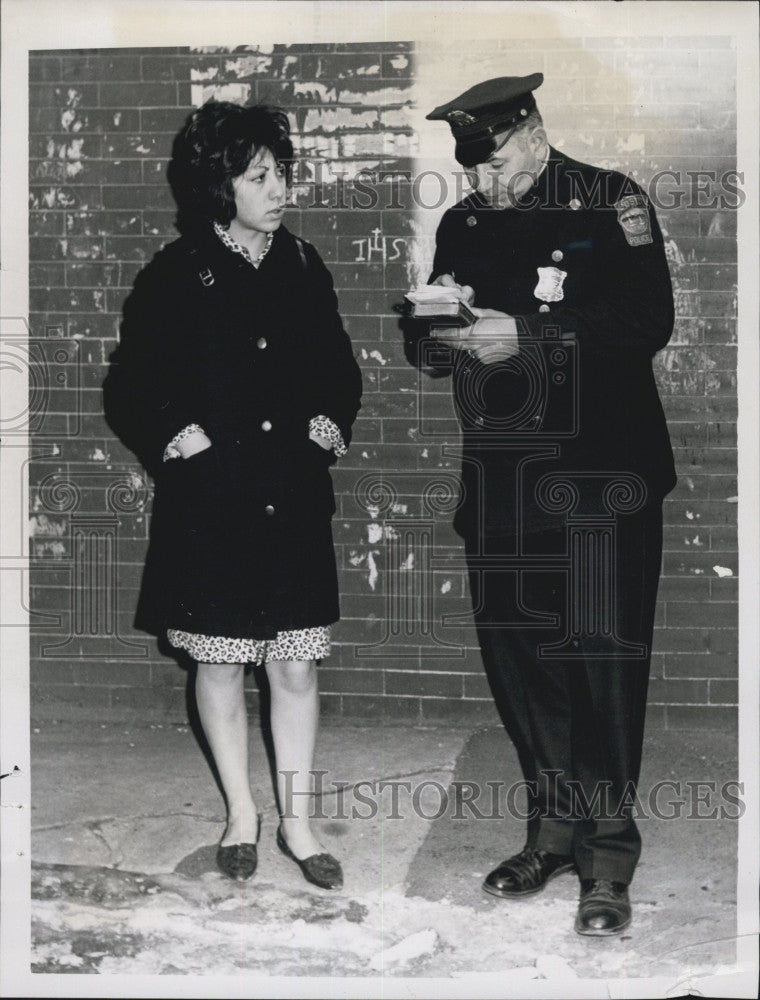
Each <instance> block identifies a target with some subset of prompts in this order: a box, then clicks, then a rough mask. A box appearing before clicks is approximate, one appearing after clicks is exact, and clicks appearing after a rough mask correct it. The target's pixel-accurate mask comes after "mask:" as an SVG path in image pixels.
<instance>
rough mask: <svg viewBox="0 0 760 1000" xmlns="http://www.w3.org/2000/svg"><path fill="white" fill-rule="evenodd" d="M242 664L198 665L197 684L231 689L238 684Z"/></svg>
mask: <svg viewBox="0 0 760 1000" xmlns="http://www.w3.org/2000/svg"><path fill="white" fill-rule="evenodd" d="M244 670H245V665H244V664H243V663H199V664H198V683H199V684H204V685H206V686H207V687H212V688H224V687H232V686H235V685H237V684H239V683H240V679H241V677H242V676H243V671H244Z"/></svg>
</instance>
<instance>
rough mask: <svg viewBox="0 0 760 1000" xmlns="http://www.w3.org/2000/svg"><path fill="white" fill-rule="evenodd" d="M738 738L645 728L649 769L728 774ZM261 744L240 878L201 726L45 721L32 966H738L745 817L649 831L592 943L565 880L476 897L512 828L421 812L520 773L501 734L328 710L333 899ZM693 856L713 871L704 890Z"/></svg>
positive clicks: (397, 970)
mask: <svg viewBox="0 0 760 1000" xmlns="http://www.w3.org/2000/svg"><path fill="white" fill-rule="evenodd" d="M732 753H733V739H732V737H731V736H730V735H727V734H706V735H702V736H700V738H699V741H697V740H696V739H691V740H690V739H688V738H687V739H684V734H682V733H678V734H675V733H671V734H667V733H665V734H650V738H649V750H648V756H647V757H646V758H645V760H646V767H647V768H648V769H649V770H648V772H647V773H645V775H644V776H643V780H644V781H650V780H651V778H652V777H655V776H657V777H666V776H677V777H678V776H688V777H693V778H703V777H707V778H710V777H718V778H719V779H721V780H722V779H723V778H725V777H732V776H734V775H735V766H734V764H733V760H732ZM251 754H252V760H251V778H252V785H253V788H254V793H255V795H256V799H257V802H258V804H259V807H260V809H261V811H262V817H263V820H262V834H261V841H260V845H259V859H260V860H259V868H258V871H257V873H256V876H255V878H254V879H253V880H252V882H250V883H247V884H244V885H236V884H233V883H231V882H229V881H228V880H226V879H224V878H223V877H222V876H221V875H220V874H219V873H218V871H217V870H216V864H215V852H216V844H217V842H218V840H219V838H220V836H221V834H222V832H223V829H224V812H223V804H222V800H221V797H220V794H219V792H218V790H217V788H216V786H215V784H214V781H213V779H212V776H211V773H210V771H209V769H208V766H207V764H206V762H205V759H204V757H203V755H202V753H201V751H200V749H199V748H198V745H197V743H196V741H195V739H194V737H193V735H192V733H191V732H190V730H189V729H188V727H187V726H168V725H163V726H151V727H148V726H146V727H144V728H141V729H138V728H126V727H120V726H116V725H110V726H100V725H96V724H93V725H90V726H82V725H79V724H77V725H76V726H75V725H71V724H58V725H56V724H53V723H46V724H45V725H44V726H42V725H40V726H39V727H38V728H37V729H36V730H35V732H34V735H33V753H32V765H33V775H32V780H33V786H32V787H33V789H34V803H33V806H32V809H33V812H32V816H33V842H32V846H33V862H34V886H33V894H34V898H33V918H34V929H33V958H34V969H35V971H38V972H65V971H67V972H72V973H81V972H89V973H92V972H98V973H106V972H113V973H164V974H171V973H174V974H185V975H197V976H215V975H226V974H241V973H247V974H251V973H258V974H261V975H267V976H271V975H277V974H281V975H304V974H308V975H311V976H336V975H339V976H359V977H371V976H378V975H379V976H386V977H390V976H416V977H422V978H430V977H440V976H445V977H451V978H454V979H457V980H460V979H461V980H462V982H463V983H464V982H465V981H467V982H470V983H472V984H475V983H478V984H480V986H479V987H476V986H475V985H473V987H472V988H473V989H477V988H484V987H485V985H486V983H493V982H498V983H499V984H500V986H501V988H503V989H504V990H506V991H508V992H510V994H511V995H515V991H517V992H519V988H520V984H524V983H528V982H531V981H538V982H546V983H548V982H549V981H556V982H557V983H559V982H563V983H566V982H567V981H568V980H569V979H572V978H574V977H577V976H582V977H588V978H590V979H597V980H600V979H609V978H620V977H629V976H630V977H641V976H648V975H652V974H655V973H657V974H661V975H665V976H667V977H668V978H669V980H670V981H671V982H676V981H678V979H679V978H683V975H684V974H685V971H684V970H688V974H689V975H699V974H707V973H709V972H712V971H714V970H715V969H716V968H717V967H719V966H720V965H730V964H731V962H732V961H733V957H732V956H733V938H732V932H731V928H732V926H733V925H734V922H735V911H734V907H733V903H732V889H733V885H734V879H735V860H734V854H733V849H734V845H733V837H734V834H735V824H731V823H723V824H717V823H713V824H709V823H708V824H707V825H703V826H701V827H700V825H699V824H694V823H692V824H691V826H688V825H686V826H684V823H683V822H682V823H669V824H660V827H659V828H657V829H652V830H649V831H647V833H646V834H645V841H646V849H645V856H644V859H643V863H642V866H641V874H640V877H639V878H638V879H637V882H636V883H635V892H634V894H633V897H634V901H635V918H634V925H633V927H632V929H631V931H630V932H627V933H626V935H624V936H622V937H621V938H618V939H614V940H609V941H605V942H602V943H601V944H600V942H599V941H595V940H591V941H589V940H588V939H582V938H579V937H578V936H577V935H575V934H574V933H573V931H572V919H573V915H574V910H575V901H576V898H577V880H576V879H575V878H573V877H572V876H566V877H563V878H562V879H558V880H557V881H556V883H552V891H551V893H549V892H547V893H545V894H543V895H542V896H540V897H537V898H535V899H533V900H531V901H519V903H517V904H511V905H509V904H506V903H505V902H504V901H501V900H495V899H493V898H492V897H487V896H486V895H485V894H484V893H482V892H481V891H480V882H481V881H482V878H483V876H484V875H485V873H486V872H487V870H488V869H489V867H490V866H491V865H492V864H495V863H497V862H498V861H500V860H502V857H503V856H505V855H506V853H507V852H508V851H511V850H513V849H516V848H519V846H520V845H521V835H522V831H521V828H520V824H519V823H518V822H517V821H515V820H513V819H507V820H505V821H498V822H493V821H487V822H480V821H476V820H474V819H473V818H472V817H469V818H468V817H462V819H463V820H464V821H462V820H459V821H457V820H455V819H454V818H453V817H452V814H451V808H449V809H448V810H447V811H446V812H445V814H444V815H442V816H441V818H439V819H437V820H433V819H430V818H425V817H426V816H427V817H432V816H434V815H435V814H436V811H437V809H438V807H439V806H440V804H441V796H442V795H443V796H444V797H446V796H448V799H447V804H448V806H449V807H451V806H452V804H453V803H454V802H455V799H454V797H453V796H451V795H450V787H451V786H450V783H451V781H452V780H465V781H466V780H480V781H485V780H489V779H498V778H502V779H504V778H505V777H506V778H507V780H514V779H516V778H517V777H518V774H517V769H516V762H515V761H514V759H513V758H514V755H513V752H512V751H511V748H510V747H509V745H508V744H507V742H506V739H505V737H504V736H503V734H502V733H501V731H500V730H498V729H494V728H489V729H484V730H480V731H478V732H475V733H473V732H472V731H471V728H470V727H463V726H459V727H456V726H450V725H448V726H440V727H434V728H427V729H421V728H420V729H417V728H406V727H404V728H401V727H388V726H386V727H385V728H383V727H381V726H372V725H368V726H364V727H358V726H350V725H346V724H345V723H339V722H332V723H327V724H325V726H324V727H323V729H322V731H321V733H320V737H319V748H318V753H317V763H318V766H319V767H320V768H322V769H324V770H325V772H326V773H325V775H324V776H323V779H322V788H321V794H320V795H319V796H318V798H317V800H316V806H315V809H316V815H317V816H318V818H317V819H316V820H315V825H316V828H317V831H318V835H319V837H320V839H321V840H322V842H323V843H324V845H325V847H326V848H327V849H328V850H330V851H332V852H333V853H334V854H335V855H336V856H338V857H340V858H341V860H342V862H343V866H344V871H345V889H344V890H343V891H341V892H338V893H329V894H328V893H324V892H320V890H316V889H313V888H312V887H310V886H308V885H307V883H305V882H304V880H303V878H302V877H301V874H300V872H299V871H298V869H297V868H296V866H295V865H293V863H292V862H290V861H289V860H288V859H286V858H284V857H283V856H282V855H281V854H280V852H279V851H278V850H277V849H276V847H275V844H274V832H275V828H276V825H277V814H276V810H275V806H274V801H273V793H272V786H271V779H270V773H269V767H268V764H267V760H266V754H265V751H264V745H263V741H262V739H261V737H260V734H259V733H258V732H257V731H256V729H255V727H254V728H253V731H252V735H251ZM420 762H424V763H423V764H422V765H421V763H420ZM74 775H75V776H76V779H75V780H72V776H74ZM703 822H706V821H703ZM705 851H706V852H707V853H706V854H705ZM700 865H701V866H702V868H704V867H705V866H707V867H709V869H710V878H709V879H707V877H706V876H705V877H704V878H701V879H699V884H698V885H697V884H695V880H694V872H700V870H701V869H700ZM702 886H705V887H706V888H704V889H702V888H701V887H702ZM700 903H701V904H702V905H701V906H700ZM473 977H474V978H473ZM494 977H495V978H494ZM558 995H561V990H560V993H559V994H558Z"/></svg>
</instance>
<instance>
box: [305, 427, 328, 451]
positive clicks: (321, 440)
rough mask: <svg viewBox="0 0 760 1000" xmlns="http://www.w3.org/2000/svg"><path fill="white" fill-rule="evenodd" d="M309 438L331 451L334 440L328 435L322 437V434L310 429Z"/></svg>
mask: <svg viewBox="0 0 760 1000" xmlns="http://www.w3.org/2000/svg"><path fill="white" fill-rule="evenodd" d="M309 440H310V441H313V442H314V443H315V444H318V445H319V447H320V448H324V449H325V451H329V450H330V449H331V448H332V442H331V441H330V440H328V438H326V437H322V435H321V434H314V433H313V431H309Z"/></svg>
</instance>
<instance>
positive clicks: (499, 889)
mask: <svg viewBox="0 0 760 1000" xmlns="http://www.w3.org/2000/svg"><path fill="white" fill-rule="evenodd" d="M574 870H575V862H574V861H573V859H572V858H571V857H569V856H568V855H567V854H550V853H549V852H548V851H541V850H536V849H534V848H531V847H524V848H523V849H522V850H521V851H520V853H519V854H515V855H514V856H513V857H511V858H507V860H506V861H503V862H502V863H501V864H500V865H499V867H498V868H494V870H493V871H492V872H491V873H490V874H489V875H488V876H487V878H486V880H485V882H484V883H483V889H484V890H485V891H486V892H490V893H491V895H492V896H501V897H503V898H504V899H512V898H514V897H515V896H532V895H534V893H537V892H541V890H542V889H543V888H544V886H545V885H546V883H547V882H549V881H551V879H553V878H556V877H557V875H563V874H564V873H565V872H571V871H574Z"/></svg>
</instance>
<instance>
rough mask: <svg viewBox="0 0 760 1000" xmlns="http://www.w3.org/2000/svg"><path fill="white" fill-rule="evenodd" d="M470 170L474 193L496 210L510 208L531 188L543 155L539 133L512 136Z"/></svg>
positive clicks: (541, 136)
mask: <svg viewBox="0 0 760 1000" xmlns="http://www.w3.org/2000/svg"><path fill="white" fill-rule="evenodd" d="M496 142H497V149H496V152H495V153H494V154H493V155H492V156H490V157H489V158H488V160H486V162H485V163H479V164H478V165H477V166H476V167H474V168H473V169H474V170H475V172H476V174H477V180H478V184H477V186H478V191H479V192H480V193H481V195H482V196H483V197H484V198H485V200H486V201H487V202H489V203H490V204H492V205H494V206H496V207H498V208H511V207H512V206H513V205H514V204H515V202H516V201H517V199H519V198H521V197H522V195H524V194H526V193H527V192H528V191H529V190H530V189H531V187H532V186H533V185H534V184H535V181H536V177H537V175H538V172H539V170H540V169H541V164H542V163H543V160H544V155H545V152H546V139H545V134H544V132H543V129H539V128H536V129H532V130H531V131H529V132H525V131H522V132H517V133H515V134H514V135H513V136H512V137H511V138H510V139H509V140H508V141H507V142H506V143H505V144H504V145H503V146H502V147H501V149H499V148H498V142H499V137H497V139H496Z"/></svg>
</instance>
